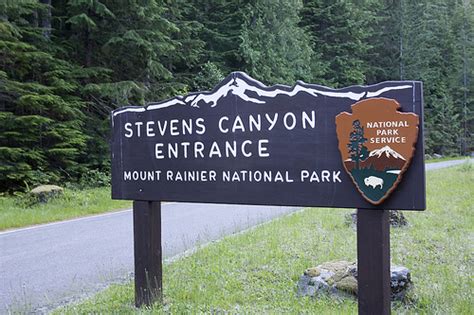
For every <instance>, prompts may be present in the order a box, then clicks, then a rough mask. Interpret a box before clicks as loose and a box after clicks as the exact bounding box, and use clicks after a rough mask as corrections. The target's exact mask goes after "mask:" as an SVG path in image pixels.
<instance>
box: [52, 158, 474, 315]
mask: <svg viewBox="0 0 474 315" xmlns="http://www.w3.org/2000/svg"><path fill="white" fill-rule="evenodd" d="M427 178H428V181H427V182H428V184H427V196H428V209H427V211H425V212H408V211H405V212H404V214H405V215H406V216H407V219H408V221H409V226H408V227H405V228H393V229H392V232H391V253H392V263H393V264H401V265H404V266H406V267H408V268H409V269H410V270H411V271H412V277H413V281H414V289H413V290H412V291H411V292H410V293H409V296H408V301H407V302H405V303H398V304H395V305H394V309H393V310H394V312H395V313H410V314H411V313H413V314H417V313H422V314H471V312H472V310H473V309H474V302H473V298H472V296H473V293H474V292H473V287H474V280H473V276H474V272H473V268H474V251H473V244H474V243H473V238H474V233H473V227H474V216H473V210H474V208H473V207H474V206H473V204H474V169H473V167H472V166H468V165H463V166H459V167H455V168H450V169H443V170H438V171H431V172H428V174H427ZM350 212H351V210H341V209H338V210H333V209H307V210H305V211H302V212H298V213H295V214H293V215H289V216H286V217H284V218H281V219H278V220H274V221H272V222H270V223H268V224H265V225H263V226H261V227H258V228H256V229H251V230H249V231H247V232H246V233H242V234H238V235H235V236H230V237H225V238H224V239H223V240H222V241H220V242H216V243H214V244H211V245H209V246H206V247H203V248H201V249H200V250H198V251H196V252H195V253H194V254H193V255H191V256H188V257H185V258H182V259H179V260H177V261H174V262H173V263H170V264H165V266H164V272H163V274H164V283H163V286H164V306H160V305H155V306H154V307H153V308H150V309H142V310H140V311H138V310H136V309H135V307H134V302H133V299H134V296H133V294H134V293H133V284H125V285H113V286H112V287H110V288H109V289H107V290H105V291H103V292H101V293H100V294H98V295H97V296H95V297H93V298H91V299H89V300H86V301H84V302H82V303H81V304H79V305H73V306H69V307H67V308H65V309H61V310H59V312H60V313H64V312H66V313H81V314H83V313H130V312H138V313H172V314H175V313H176V314H183V313H225V312H228V313H238V314H247V313H250V314H262V313H263V314H283V313H291V314H300V313H309V314H355V313H357V302H356V301H355V300H353V299H337V300H336V299H330V298H324V297H322V298H318V299H314V298H307V297H304V298H300V297H297V296H296V283H297V281H298V278H299V276H300V275H301V274H302V272H303V271H304V270H305V269H306V268H308V267H311V266H315V265H318V264H320V263H322V262H325V261H330V260H336V259H337V260H339V259H341V260H342V259H344V260H355V258H356V233H355V231H354V230H353V229H352V228H351V227H349V226H347V225H346V224H345V218H344V216H345V214H347V213H350Z"/></svg>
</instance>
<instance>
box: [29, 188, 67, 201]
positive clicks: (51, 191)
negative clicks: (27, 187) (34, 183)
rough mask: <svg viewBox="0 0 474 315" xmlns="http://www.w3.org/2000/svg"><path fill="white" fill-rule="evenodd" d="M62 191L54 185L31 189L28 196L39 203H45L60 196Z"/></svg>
mask: <svg viewBox="0 0 474 315" xmlns="http://www.w3.org/2000/svg"><path fill="white" fill-rule="evenodd" d="M63 191H64V189H63V188H62V187H59V186H56V185H41V186H38V187H35V188H34V189H32V190H31V191H30V195H31V196H33V197H34V198H35V199H36V200H38V201H39V202H43V203H45V202H48V200H49V199H51V198H55V197H58V196H60V195H62V194H63Z"/></svg>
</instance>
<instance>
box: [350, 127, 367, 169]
mask: <svg viewBox="0 0 474 315" xmlns="http://www.w3.org/2000/svg"><path fill="white" fill-rule="evenodd" d="M366 142H367V138H364V127H362V126H361V125H360V121H359V120H358V119H357V120H354V122H353V123H352V131H351V133H350V135H349V143H348V144H347V148H348V149H349V155H350V157H351V160H352V161H353V162H355V163H356V166H355V168H356V169H359V168H360V167H359V162H360V161H363V160H365V159H366V158H367V157H368V156H369V150H368V149H367V147H366V146H365V145H364V143H366Z"/></svg>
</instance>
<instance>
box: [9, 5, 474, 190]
mask: <svg viewBox="0 0 474 315" xmlns="http://www.w3.org/2000/svg"><path fill="white" fill-rule="evenodd" d="M473 29H474V11H473V5H472V4H471V1H470V0H305V1H300V0H254V1H248V0H168V1H166V0H164V1H159V0H0V192H12V191H16V190H28V189H29V187H31V186H34V185H37V184H45V183H53V184H54V183H58V182H62V181H69V182H77V181H81V180H82V181H83V182H84V181H85V182H90V183H91V182H93V183H100V182H101V180H102V179H103V180H104V181H105V182H106V181H107V178H108V174H109V169H110V156H109V148H108V139H109V113H110V111H112V110H113V109H115V108H118V107H121V106H125V105H145V104H146V103H147V102H148V101H159V100H164V99H166V98H170V97H172V96H175V95H184V94H186V93H188V92H192V91H197V90H208V89H211V88H212V87H213V86H214V85H215V84H216V83H218V82H219V81H220V80H221V79H222V78H224V77H225V76H226V75H227V74H228V73H229V72H231V71H237V70H238V71H245V72H247V73H249V74H250V75H251V76H252V77H254V78H256V79H258V80H260V81H262V82H264V83H266V84H270V85H273V84H276V83H281V84H289V85H293V84H294V83H295V82H296V80H303V81H305V82H308V83H316V84H321V85H326V86H330V87H334V88H337V87H344V86H349V85H359V84H373V83H377V82H380V81H385V80H421V81H423V83H424V100H425V130H426V138H425V144H426V153H428V154H435V153H436V154H441V155H466V154H470V153H471V152H472V151H473V150H474V143H473V140H472V134H473V126H474V120H473V112H474V110H473V104H474V98H473V94H472V91H473V84H474V83H473V74H474V71H473V66H472V61H473V56H474V44H473V43H474V39H473Z"/></svg>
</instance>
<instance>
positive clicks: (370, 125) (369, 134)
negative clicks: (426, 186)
mask: <svg viewBox="0 0 474 315" xmlns="http://www.w3.org/2000/svg"><path fill="white" fill-rule="evenodd" d="M399 108H400V105H399V104H398V103H397V102H396V101H395V100H391V99H385V98H372V99H367V100H363V101H360V102H357V103H355V104H354V105H352V114H350V113H347V112H344V113H341V114H339V115H338V116H336V130H337V137H338V140H339V151H340V153H341V157H342V160H343V164H344V168H345V169H346V171H347V173H348V174H349V175H350V177H351V178H352V180H353V182H354V184H355V185H356V187H357V189H358V190H359V192H360V193H361V194H362V196H363V197H364V198H365V199H366V200H367V201H369V202H370V203H372V204H375V205H378V204H381V203H382V202H383V201H384V200H385V199H386V198H387V197H388V196H389V195H390V194H391V193H392V191H393V190H394V189H395V188H396V187H397V185H398V184H399V183H400V181H401V179H402V176H403V173H404V172H405V171H406V170H407V169H408V166H409V165H410V161H411V159H412V157H413V154H414V151H415V144H416V139H417V136H418V124H419V119H418V116H417V115H416V114H413V113H402V112H399V111H397V109H399Z"/></svg>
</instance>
